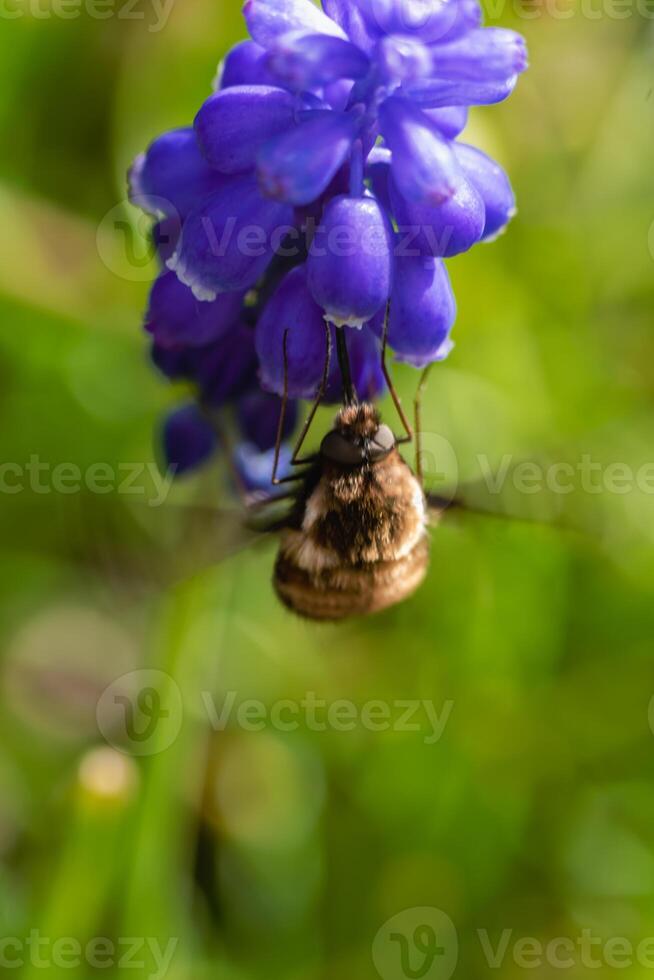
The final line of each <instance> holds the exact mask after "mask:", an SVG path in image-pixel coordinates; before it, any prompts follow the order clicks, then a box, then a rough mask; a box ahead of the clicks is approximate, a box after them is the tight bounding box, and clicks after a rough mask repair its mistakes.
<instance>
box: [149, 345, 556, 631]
mask: <svg viewBox="0 0 654 980" xmlns="http://www.w3.org/2000/svg"><path fill="white" fill-rule="evenodd" d="M336 338H337V355H338V364H339V367H340V373H341V378H342V382H343V407H342V408H341V409H340V411H339V412H338V414H337V416H336V419H335V421H334V425H333V427H332V429H331V431H329V432H328V433H327V435H326V436H325V437H324V439H323V440H322V443H321V445H320V448H319V451H318V452H317V453H314V454H312V455H309V456H307V457H306V458H300V453H301V451H302V447H303V445H304V443H305V441H306V438H307V435H308V433H309V430H310V429H311V426H312V424H313V422H314V419H315V416H316V413H317V411H318V408H319V407H320V404H321V402H322V400H323V399H324V397H325V394H326V391H327V387H328V379H329V374H330V365H331V359H332V340H331V331H330V330H329V329H328V328H327V327H326V356H325V366H324V370H323V376H322V380H321V384H320V388H319V391H318V395H317V398H316V401H315V403H314V405H313V408H312V409H311V412H310V413H309V416H308V418H307V420H306V422H305V423H304V426H303V428H302V431H301V433H300V436H299V440H298V443H297V446H296V448H295V451H294V453H293V457H292V460H291V465H292V470H293V472H292V473H291V474H290V475H288V476H285V477H283V478H281V479H280V478H278V475H277V474H278V470H279V461H280V454H281V445H282V438H283V433H284V428H285V425H284V423H285V415H286V407H287V403H288V394H287V391H286V389H287V375H288V370H287V362H288V356H287V340H288V333H286V334H285V336H284V364H285V372H284V373H285V384H284V389H285V392H284V396H283V399H282V409H281V413H280V419H279V425H278V432H277V442H276V448H275V462H274V469H273V474H272V479H271V486H272V487H280V486H282V485H292V489H291V490H290V492H282V493H280V494H277V495H274V494H272V493H271V494H268V495H266V496H265V497H264V498H263V499H257V500H256V501H253V500H252V498H251V496H250V495H249V494H248V493H247V491H246V490H245V488H242V489H243V493H242V496H243V498H244V502H245V503H246V504H247V508H246V520H245V521H244V522H243V521H237V520H234V514H233V512H229V511H227V512H226V511H224V510H220V509H217V508H216V507H214V506H213V505H212V506H211V507H209V508H207V507H202V506H197V505H191V506H190V507H189V506H186V507H185V508H184V511H185V519H184V521H183V522H182V524H181V525H180V526H178V527H175V525H174V524H173V525H171V524H170V522H169V520H168V517H169V514H170V511H168V513H167V516H165V520H164V515H163V514H162V513H161V512H160V511H159V510H158V509H156V510H155V511H152V512H150V515H149V517H150V518H152V519H153V520H154V521H155V523H156V524H157V527H156V528H155V529H154V531H153V534H152V540H155V541H156V542H157V544H158V546H159V549H160V551H161V555H160V558H161V560H160V562H159V563H158V567H157V570H156V571H157V574H158V575H163V577H164V580H166V579H167V572H166V570H167V569H170V566H171V564H172V570H171V571H172V574H173V577H174V578H175V580H179V579H180V578H181V579H184V578H186V577H188V576H189V575H192V574H194V573H195V572H197V571H198V570H199V569H201V568H205V567H207V566H213V565H215V564H216V563H217V562H218V561H219V560H220V559H222V558H226V557H228V556H229V555H230V554H233V553H234V552H236V551H239V550H241V549H242V548H243V547H245V546H247V545H248V544H251V543H253V542H254V541H256V540H257V539H258V538H260V537H261V535H262V532H263V534H272V533H279V535H280V543H279V549H278V554H277V559H276V562H275V567H274V572H273V586H274V589H275V591H276V593H277V595H278V597H279V598H280V600H281V601H282V603H283V604H284V605H285V606H287V607H288V608H289V609H291V610H292V611H293V612H294V613H297V614H298V615H300V616H303V617H305V618H307V619H310V620H318V621H320V620H322V621H330V620H331V621H339V620H344V619H347V618H349V617H354V616H364V615H369V614H372V613H377V612H380V611H381V610H383V609H387V608H389V607H390V606H393V605H395V604H397V603H400V602H402V601H404V600H405V599H408V598H409V597H410V596H411V595H412V594H413V593H414V592H415V591H416V590H417V589H418V588H419V586H420V585H421V584H422V582H423V581H424V579H425V576H426V574H427V572H428V569H429V559H430V543H431V540H430V528H431V527H433V526H435V525H436V524H438V523H439V521H440V520H441V518H442V517H443V516H444V514H445V513H446V512H449V511H450V509H455V510H461V511H467V512H472V513H475V512H476V513H478V514H483V515H487V516H489V517H501V518H509V519H511V520H515V521H526V522H528V523H534V522H535V523H539V524H546V525H549V526H555V527H558V528H559V529H561V530H575V527H574V523H575V522H573V523H572V524H569V523H568V521H564V520H562V519H561V518H562V517H563V516H564V515H562V514H561V513H560V504H561V498H556V497H555V498H553V499H549V500H547V501H543V499H542V497H541V499H539V500H536V499H535V498H534V497H533V496H531V495H530V496H528V497H526V498H525V497H519V498H518V499H513V500H512V501H511V505H510V506H509V507H507V506H506V505H507V503H508V500H507V498H506V495H505V494H502V495H501V496H500V495H498V494H497V492H494V493H490V492H489V488H488V486H486V485H485V484H484V483H482V482H479V483H478V484H474V483H473V484H467V485H465V486H463V487H460V488H459V491H458V493H457V496H456V499H452V498H451V497H448V496H446V497H440V496H437V495H435V494H433V493H430V492H426V491H425V489H424V485H423V484H424V481H423V473H422V465H421V461H422V431H421V430H422V426H421V418H420V416H421V412H420V405H421V395H422V391H423V389H424V386H425V383H426V380H427V372H425V373H424V374H423V377H422V379H421V382H420V385H419V387H418V392H417V395H416V400H415V424H414V426H411V424H410V423H409V421H408V419H407V417H406V414H405V413H404V410H403V408H402V404H401V402H400V399H399V397H398V395H397V393H396V391H395V388H394V386H393V382H392V379H391V377H390V374H389V371H388V368H387V365H386V337H385V332H384V337H383V340H382V353H381V364H382V370H383V373H384V377H385V379H386V382H387V385H388V389H389V392H390V395H391V398H392V400H393V403H394V405H395V408H396V410H397V413H398V416H399V418H400V419H401V422H402V425H403V427H404V430H405V435H403V436H402V437H400V438H397V437H396V436H395V435H394V434H393V432H392V430H391V429H390V427H389V426H388V425H386V424H384V423H383V422H382V420H381V418H380V415H379V412H378V410H377V409H376V408H375V407H374V406H373V405H372V404H370V403H368V402H362V403H359V402H358V400H357V396H356V392H355V391H354V387H353V385H352V380H351V374H350V367H349V360H348V356H347V345H346V333H345V331H344V330H343V329H339V330H337V331H336ZM207 415H208V417H211V413H210V412H209V410H207ZM211 420H212V422H213V423H214V424H215V426H216V430H217V434H218V436H219V438H220V439H221V441H222V442H223V444H224V446H225V449H226V450H227V451H226V454H225V456H226V459H228V460H229V459H230V458H231V455H232V454H231V447H230V445H229V439H228V438H227V436H226V433H225V431H224V430H223V428H222V426H221V425H220V423H219V420H217V419H216V418H215V417H211ZM410 442H415V449H416V464H415V469H412V468H411V467H410V466H409V465H408V464H407V463H406V462H405V460H404V459H403V458H402V456H401V455H400V451H399V449H400V447H401V446H402V445H403V444H407V443H410ZM233 476H234V479H235V482H236V483H237V484H238V474H237V473H236V472H234V473H233ZM544 502H545V503H546V505H547V511H548V513H547V514H546V513H544V512H543V508H542V504H543V503H544ZM526 505H528V506H526ZM534 505H536V506H534ZM271 507H272V508H273V510H272V512H271V514H270V515H268V514H266V511H267V510H268V509H269V508H271ZM280 507H283V508H284V509H283V511H280V510H279V508H280ZM141 516H143V515H141ZM162 521H163V523H162ZM171 533H172V534H173V535H176V536H177V539H178V542H177V544H176V545H173V546H172V547H173V552H174V558H171V542H170V537H171ZM150 567H151V566H150Z"/></svg>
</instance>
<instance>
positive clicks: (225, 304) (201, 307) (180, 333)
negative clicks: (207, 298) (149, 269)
mask: <svg viewBox="0 0 654 980" xmlns="http://www.w3.org/2000/svg"><path fill="white" fill-rule="evenodd" d="M242 304H243V293H242V292H236V293H221V295H220V296H218V297H217V298H216V299H215V300H214V301H213V302H210V303H201V302H200V301H199V300H197V299H196V298H195V296H194V295H193V293H192V292H191V290H190V289H189V288H188V287H187V286H184V285H183V284H182V283H181V282H180V281H179V279H178V278H177V276H176V275H175V273H174V272H164V273H163V274H162V275H160V276H159V278H158V279H157V281H156V282H155V284H154V286H153V287H152V292H151V293H150V301H149V305H148V310H147V313H146V316H145V329H146V330H147V331H148V332H149V333H151V334H152V336H153V337H154V339H155V341H156V343H157V344H158V345H159V346H160V347H163V348H166V347H167V348H171V347H179V346H180V345H186V346H188V347H202V346H204V345H205V344H209V343H211V342H212V341H214V340H217V339H218V338H219V337H220V336H222V335H224V334H226V333H227V332H228V331H229V329H230V328H231V327H232V326H234V324H235V323H236V321H237V320H238V317H239V314H240V312H241V306H242Z"/></svg>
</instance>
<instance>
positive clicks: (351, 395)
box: [335, 327, 358, 405]
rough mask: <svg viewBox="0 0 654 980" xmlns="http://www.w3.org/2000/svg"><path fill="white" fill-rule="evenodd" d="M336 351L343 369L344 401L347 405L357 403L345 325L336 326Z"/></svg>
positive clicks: (339, 364)
mask: <svg viewBox="0 0 654 980" xmlns="http://www.w3.org/2000/svg"><path fill="white" fill-rule="evenodd" d="M335 329H336V351H337V354H338V366H339V368H340V371H341V380H342V382H343V402H344V404H345V405H356V404H357V402H358V399H357V393H356V391H355V389H354V384H353V383H352V369H351V367H350V355H349V354H348V351H347V338H346V336H345V327H336V328H335Z"/></svg>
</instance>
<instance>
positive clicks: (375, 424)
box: [320, 402, 395, 466]
mask: <svg viewBox="0 0 654 980" xmlns="http://www.w3.org/2000/svg"><path fill="white" fill-rule="evenodd" d="M394 449H395V436H394V435H393V433H392V431H391V429H390V428H389V427H388V426H387V425H384V424H383V423H382V422H381V419H380V417H379V412H378V411H377V410H376V409H375V408H374V407H373V406H372V405H370V404H368V403H366V402H364V403H363V404H362V405H348V406H347V407H346V408H343V409H342V410H341V411H340V412H339V414H338V416H337V418H336V422H335V424H334V428H333V429H332V430H331V432H328V433H327V435H326V436H325V438H324V439H323V441H322V445H321V447H320V455H321V456H322V457H323V459H326V460H329V462H331V463H337V464H338V465H339V466H362V465H363V464H364V463H378V462H379V461H380V460H382V459H385V458H386V457H387V456H388V455H390V453H391V452H392V451H393V450H394Z"/></svg>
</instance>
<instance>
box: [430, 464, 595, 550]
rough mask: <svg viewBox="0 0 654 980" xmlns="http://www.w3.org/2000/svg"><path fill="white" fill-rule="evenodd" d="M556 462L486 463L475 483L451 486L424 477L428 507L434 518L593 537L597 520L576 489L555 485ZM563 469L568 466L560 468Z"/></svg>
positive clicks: (441, 478)
mask: <svg viewBox="0 0 654 980" xmlns="http://www.w3.org/2000/svg"><path fill="white" fill-rule="evenodd" d="M561 465H562V463H561V461H560V460H553V459H546V458H544V457H542V458H532V459H525V460H521V461H518V462H514V461H510V462H507V460H506V459H505V460H503V461H500V463H498V465H497V466H496V467H495V468H491V466H490V465H489V464H488V463H486V462H484V463H483V464H481V465H480V466H479V467H478V473H479V475H477V476H476V477H475V478H473V479H468V480H464V481H461V482H459V481H457V480H452V479H451V478H449V477H448V474H447V473H445V472H442V473H439V474H434V472H433V471H432V472H431V473H429V472H428V473H427V475H426V479H425V490H426V496H427V501H428V504H429V506H430V508H431V509H432V511H433V512H434V514H435V515H436V516H441V517H442V516H443V515H445V514H447V513H453V514H454V513H457V512H461V513H465V512H469V513H473V514H480V515H487V516H489V517H495V518H501V519H504V520H513V521H520V522H525V523H531V524H540V525H548V526H551V527H554V528H558V529H560V530H568V531H577V532H580V533H585V534H586V533H591V532H592V531H593V529H594V528H595V527H596V526H597V521H598V519H599V515H598V514H594V513H592V510H591V509H589V507H588V501H586V500H584V499H582V498H581V496H580V495H579V493H577V492H575V490H574V488H572V490H571V488H570V486H569V485H568V484H567V483H563V482H561V481H560V480H559V478H558V476H559V474H560V472H561V469H560V467H561ZM564 465H567V464H564Z"/></svg>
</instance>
